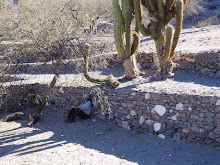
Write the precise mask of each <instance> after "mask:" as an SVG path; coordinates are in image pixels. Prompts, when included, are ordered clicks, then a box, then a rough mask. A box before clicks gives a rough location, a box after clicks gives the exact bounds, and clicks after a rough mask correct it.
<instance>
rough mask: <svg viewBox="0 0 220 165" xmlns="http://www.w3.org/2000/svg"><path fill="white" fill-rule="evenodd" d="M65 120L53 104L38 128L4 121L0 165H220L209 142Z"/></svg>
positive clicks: (219, 154)
mask: <svg viewBox="0 0 220 165" xmlns="http://www.w3.org/2000/svg"><path fill="white" fill-rule="evenodd" d="M46 115H47V116H46ZM0 117H2V115H1V116H0ZM64 118H65V113H63V111H61V110H59V109H55V108H52V107H50V108H48V109H46V110H45V113H44V114H43V116H42V120H41V122H40V123H38V124H37V125H36V126H35V127H34V128H30V127H27V122H26V121H18V122H10V123H4V122H0V165H5V164H8V165H35V164H36V165H37V164H38V165H39V164H44V165H49V164H50V165H51V164H52V165H55V164H65V165H97V164H99V165H108V164H109V165H118V164H121V165H123V164H124V165H128V164H140V165H154V164H155V165H169V164H170V165H173V164H177V165H186V164H187V165H202V164H209V165H220V151H217V150H214V149H211V148H207V147H205V146H200V145H196V144H185V143H178V142H175V141H173V140H169V139H165V140H164V139H160V138H158V137H155V136H154V135H150V134H138V133H135V132H128V131H126V130H123V129H121V128H119V127H117V126H114V125H112V124H110V123H104V122H102V121H97V120H96V119H89V120H85V121H83V120H79V119H78V120H77V121H76V122H75V123H72V124H67V123H64V122H63V121H64Z"/></svg>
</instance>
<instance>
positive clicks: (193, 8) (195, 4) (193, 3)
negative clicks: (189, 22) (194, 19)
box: [185, 0, 204, 15]
mask: <svg viewBox="0 0 220 165" xmlns="http://www.w3.org/2000/svg"><path fill="white" fill-rule="evenodd" d="M200 2H201V0H188V2H187V4H186V8H185V11H186V12H187V13H188V14H190V15H198V13H199V11H202V10H204V8H203V7H202V6H201V5H199V3H200Z"/></svg>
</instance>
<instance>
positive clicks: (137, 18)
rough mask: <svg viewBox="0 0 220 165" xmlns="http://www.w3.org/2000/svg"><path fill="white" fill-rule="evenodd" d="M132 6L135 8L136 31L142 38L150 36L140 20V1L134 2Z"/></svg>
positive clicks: (141, 19)
mask: <svg viewBox="0 0 220 165" xmlns="http://www.w3.org/2000/svg"><path fill="white" fill-rule="evenodd" d="M134 6H135V16H136V24H137V26H138V29H139V30H140V32H141V33H142V34H143V35H144V36H150V32H149V30H148V29H146V28H145V26H144V23H143V18H142V15H141V13H142V10H141V3H140V0H134Z"/></svg>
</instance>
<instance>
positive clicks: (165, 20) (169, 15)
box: [164, 10, 173, 25]
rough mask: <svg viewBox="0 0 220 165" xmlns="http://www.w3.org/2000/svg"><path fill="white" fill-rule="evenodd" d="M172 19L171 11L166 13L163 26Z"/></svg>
mask: <svg viewBox="0 0 220 165" xmlns="http://www.w3.org/2000/svg"><path fill="white" fill-rule="evenodd" d="M172 19H173V14H172V11H170V10H169V11H168V12H167V14H166V15H165V18H164V24H165V25H167V24H169V22H170V21H171V20H172Z"/></svg>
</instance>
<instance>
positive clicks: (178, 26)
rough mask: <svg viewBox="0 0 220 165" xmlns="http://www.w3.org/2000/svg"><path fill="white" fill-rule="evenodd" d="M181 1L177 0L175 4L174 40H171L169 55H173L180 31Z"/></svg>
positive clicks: (181, 23) (181, 20) (182, 6)
mask: <svg viewBox="0 0 220 165" xmlns="http://www.w3.org/2000/svg"><path fill="white" fill-rule="evenodd" d="M183 8H184V5H183V1H182V0H177V2H176V10H177V13H176V31H175V34H174V39H173V45H172V50H171V55H174V51H175V48H176V46H177V43H178V41H179V37H180V33H181V30H182V25H183Z"/></svg>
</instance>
